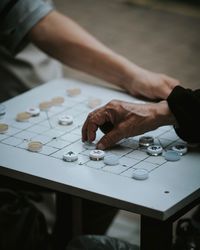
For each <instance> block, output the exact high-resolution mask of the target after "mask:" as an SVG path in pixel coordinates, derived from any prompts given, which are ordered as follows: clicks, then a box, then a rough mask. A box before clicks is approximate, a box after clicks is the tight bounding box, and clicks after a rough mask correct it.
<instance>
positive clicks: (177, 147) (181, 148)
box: [172, 144, 188, 155]
mask: <svg viewBox="0 0 200 250" xmlns="http://www.w3.org/2000/svg"><path fill="white" fill-rule="evenodd" d="M172 150H173V151H176V152H177V153H179V154H180V155H184V154H186V153H187V151H188V148H187V146H186V145H183V144H177V145H174V146H173V147H172Z"/></svg>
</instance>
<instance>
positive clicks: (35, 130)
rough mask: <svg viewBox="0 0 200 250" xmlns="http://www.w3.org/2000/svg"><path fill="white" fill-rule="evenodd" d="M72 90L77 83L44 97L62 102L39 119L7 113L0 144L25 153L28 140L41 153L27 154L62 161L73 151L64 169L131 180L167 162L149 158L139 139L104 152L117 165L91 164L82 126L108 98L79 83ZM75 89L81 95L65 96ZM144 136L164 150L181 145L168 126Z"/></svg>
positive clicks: (3, 118) (99, 132)
mask: <svg viewBox="0 0 200 250" xmlns="http://www.w3.org/2000/svg"><path fill="white" fill-rule="evenodd" d="M72 87H73V88H72ZM75 87H76V84H74V82H73V86H71V87H70V86H66V89H65V90H64V91H63V90H62V89H61V90H60V91H58V92H57V93H56V95H55V96H52V93H51V96H49V98H47V97H48V96H45V97H44V100H41V101H49V100H50V99H52V98H53V99H54V100H55V99H56V98H57V99H59V98H63V100H64V102H63V103H57V104H56V105H53V106H52V107H50V108H48V110H41V112H40V114H39V116H33V117H31V118H30V119H28V120H27V121H22V122H20V121H16V115H17V114H16V112H15V114H13V115H9V114H8V113H7V114H6V115H5V116H4V117H2V119H1V120H0V122H1V123H6V124H7V125H8V126H9V129H8V131H6V132H5V133H2V134H0V143H1V144H7V145H9V146H11V147H17V148H20V149H21V150H27V148H28V143H29V142H30V141H39V142H41V143H42V144H43V147H42V150H41V151H39V152H37V153H33V152H29V153H30V154H43V155H46V156H48V157H52V158H56V159H58V160H60V161H62V160H63V155H64V154H65V153H66V152H69V151H73V152H76V153H77V154H78V160H77V161H75V162H66V167H67V166H72V165H74V166H75V165H77V164H78V165H82V166H83V167H85V168H91V169H96V170H99V171H104V172H107V173H108V174H117V175H120V176H123V177H128V178H132V176H133V173H134V171H135V170H136V169H145V170H147V171H148V172H149V173H151V172H152V171H154V170H155V169H157V168H159V167H160V166H162V165H163V164H164V163H165V162H166V160H165V158H164V157H163V156H162V155H160V156H150V155H148V154H147V152H146V149H144V148H141V147H139V143H138V140H139V138H140V136H135V137H131V138H128V139H124V140H122V141H120V142H119V143H118V144H117V145H116V146H115V147H113V148H112V149H110V150H107V151H106V153H112V154H114V155H117V156H118V157H119V164H117V165H115V166H110V165H106V164H105V163H104V162H103V161H96V162H94V161H92V160H90V158H89V153H90V150H87V149H85V148H84V145H83V143H82V141H81V129H82V125H83V123H84V121H85V119H86V117H87V115H88V114H89V112H91V111H92V110H93V109H92V108H93V106H92V105H91V104H95V100H98V101H97V102H96V105H94V106H96V107H95V108H97V107H98V106H99V105H100V102H101V105H103V104H105V103H106V102H107V101H108V98H104V96H101V99H95V98H96V97H98V93H93V95H92V96H91V94H90V95H88V94H87V93H85V92H84V91H81V86H80V84H78V86H77V88H76V89H75ZM76 90H77V91H78V90H80V93H79V91H78V92H77V93H75V94H74V95H73V93H72V94H70V93H67V91H68V92H70V91H72V92H73V91H75V92H76ZM69 94H70V95H69ZM98 98H99V97H98ZM100 100H101V101H100ZM133 101H134V100H133ZM135 101H136V100H135ZM136 102H138V101H136ZM38 106H39V102H38V103H37V102H35V105H34V107H36V108H37V107H38ZM28 108H30V106H29V105H27V107H24V109H20V108H19V109H18V112H23V111H26V110H27V109H28ZM61 115H70V116H72V117H73V123H72V124H70V125H67V126H63V125H60V124H59V122H58V120H59V117H60V116H61ZM145 135H149V136H153V137H154V140H155V143H156V144H158V145H161V146H162V147H163V148H164V149H165V150H167V149H168V148H171V147H172V146H173V145H175V144H177V143H184V142H183V141H182V140H181V139H180V138H178V136H177V135H176V133H175V132H174V129H173V128H172V127H170V126H164V127H160V128H158V129H156V130H154V131H150V132H148V133H146V134H145ZM101 136H103V134H102V133H101V131H98V133H97V141H98V140H99V139H100V138H101Z"/></svg>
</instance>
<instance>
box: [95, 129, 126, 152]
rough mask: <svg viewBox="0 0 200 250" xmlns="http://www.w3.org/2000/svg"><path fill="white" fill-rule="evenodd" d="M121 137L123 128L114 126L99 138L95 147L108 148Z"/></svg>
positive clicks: (122, 136)
mask: <svg viewBox="0 0 200 250" xmlns="http://www.w3.org/2000/svg"><path fill="white" fill-rule="evenodd" d="M123 138H124V133H123V130H121V129H120V128H119V127H116V128H114V129H113V130H111V131H110V132H109V133H107V134H106V135H104V136H103V137H102V138H101V140H100V141H99V142H98V144H97V148H98V149H101V150H104V149H107V148H110V147H111V146H113V145H115V144H116V143H117V142H118V141H120V140H121V139H123Z"/></svg>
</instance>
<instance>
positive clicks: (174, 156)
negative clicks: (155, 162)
mask: <svg viewBox="0 0 200 250" xmlns="http://www.w3.org/2000/svg"><path fill="white" fill-rule="evenodd" d="M164 157H165V160H166V161H179V160H180V159H181V155H180V154H179V153H178V152H176V151H173V150H168V151H167V152H165V154H164Z"/></svg>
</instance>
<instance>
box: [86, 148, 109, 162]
mask: <svg viewBox="0 0 200 250" xmlns="http://www.w3.org/2000/svg"><path fill="white" fill-rule="evenodd" d="M104 156H105V152H104V151H103V150H99V149H95V150H92V151H91V152H90V154H89V157H90V159H91V160H93V161H100V160H103V158H104Z"/></svg>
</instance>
